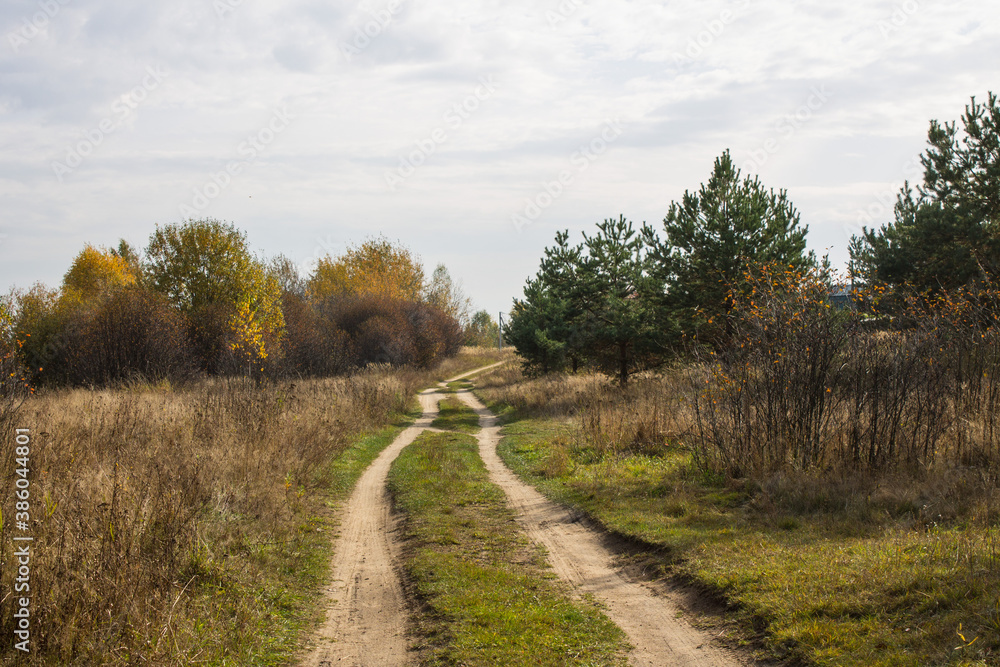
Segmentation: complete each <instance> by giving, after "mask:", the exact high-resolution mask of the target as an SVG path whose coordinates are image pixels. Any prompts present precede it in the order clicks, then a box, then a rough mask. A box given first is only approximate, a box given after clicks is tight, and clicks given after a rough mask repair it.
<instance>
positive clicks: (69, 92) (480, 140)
mask: <svg viewBox="0 0 1000 667" xmlns="http://www.w3.org/2000/svg"><path fill="white" fill-rule="evenodd" d="M0 38H2V41H0V145H2V151H0V286H2V287H3V289H6V288H7V287H9V286H12V285H17V286H20V287H27V286H29V285H31V284H32V283H34V282H36V281H42V282H45V283H47V284H49V285H58V284H59V282H60V281H61V279H62V275H63V273H64V272H65V271H66V269H67V268H68V266H69V264H70V262H71V261H72V259H73V257H74V256H75V255H76V254H77V253H78V252H79V251H80V250H81V248H82V247H83V246H84V244H86V243H92V244H95V245H105V246H113V245H115V244H117V241H118V239H119V238H125V239H126V240H128V241H129V242H131V243H133V244H134V245H136V246H137V247H144V246H145V245H146V243H147V241H148V238H149V235H150V233H152V231H153V230H154V229H155V226H156V225H157V224H166V223H172V222H177V221H179V220H181V219H182V218H187V217H195V218H202V217H211V218H216V219H221V220H225V221H231V222H234V223H235V224H236V225H237V226H239V227H240V228H242V229H243V230H245V231H246V233H247V235H248V239H249V241H250V244H251V246H252V247H253V248H254V249H255V250H256V251H257V252H260V253H261V254H262V255H267V256H271V255H275V254H278V253H283V254H285V255H287V256H288V257H290V258H292V259H293V260H294V261H295V262H296V263H298V264H300V265H301V266H303V267H305V268H306V269H308V267H309V265H310V262H311V261H312V260H314V258H316V257H319V256H321V255H324V254H326V253H328V252H330V253H333V254H337V253H338V252H341V251H342V250H343V249H344V248H345V246H346V244H349V243H352V242H353V243H357V242H360V241H362V240H363V239H364V238H365V237H366V236H369V235H374V234H380V233H381V234H385V235H386V236H388V237H389V238H390V239H393V240H399V241H401V242H402V243H403V244H405V245H407V246H409V247H410V248H411V249H413V250H414V251H415V252H416V253H417V254H419V255H420V256H421V258H422V259H423V261H424V263H425V265H426V266H427V269H428V271H430V270H432V269H433V267H434V265H435V264H437V263H439V262H443V263H445V264H446V265H447V266H448V268H449V270H450V272H451V274H452V276H453V277H455V278H457V279H460V280H461V281H462V282H463V283H464V286H465V288H466V291H467V292H468V293H469V295H470V296H472V298H473V300H474V301H475V303H476V304H477V305H478V306H480V307H483V308H488V309H489V310H490V311H492V312H494V313H495V312H496V311H500V310H503V311H507V310H509V308H510V303H511V299H512V298H513V297H515V296H520V294H521V288H522V286H523V283H524V280H525V278H527V277H528V276H530V275H533V274H534V272H535V271H536V269H537V266H538V258H539V257H540V254H541V251H542V249H543V248H544V247H545V246H546V245H549V244H551V242H552V239H553V237H554V235H555V233H556V231H558V230H561V229H566V228H569V229H570V230H575V236H576V237H578V233H579V231H580V230H585V229H589V228H592V227H593V225H594V223H596V222H599V221H601V220H602V219H604V218H609V217H617V216H618V215H619V214H624V215H625V216H626V217H627V218H629V219H631V220H633V221H635V222H636V223H637V224H639V223H641V222H643V221H647V222H650V223H654V224H656V225H660V224H661V221H662V219H663V217H664V215H665V213H666V211H667V209H668V207H669V204H670V202H671V201H672V200H674V199H679V198H680V197H681V195H682V194H683V192H684V190H685V189H692V190H693V189H696V188H697V187H698V186H699V184H701V183H702V182H703V181H705V180H707V178H708V176H709V174H710V172H711V169H712V163H713V160H714V159H715V158H716V157H717V156H719V155H720V154H721V153H722V152H723V151H724V150H726V149H730V150H731V152H732V155H733V157H734V159H735V161H736V162H737V164H738V165H740V166H742V167H743V169H744V170H745V171H749V172H752V173H756V174H759V176H760V178H761V180H762V181H763V183H764V184H765V185H766V186H767V187H773V188H776V189H787V190H788V193H789V197H790V198H791V200H792V201H793V202H794V203H795V204H796V205H797V207H798V208H799V210H800V212H801V214H802V221H803V222H804V223H805V224H807V225H808V226H809V229H810V233H809V242H810V246H811V247H812V248H813V249H815V250H817V251H818V252H819V253H820V254H822V253H823V252H826V251H827V250H828V251H829V253H830V255H831V258H832V259H833V260H834V261H835V263H843V262H844V261H846V258H847V252H846V245H847V241H848V240H849V238H850V236H851V234H852V233H853V232H855V231H856V230H857V228H858V224H859V221H862V222H865V221H872V222H874V223H875V224H881V223H883V222H886V221H888V220H889V219H890V218H891V210H890V208H891V201H892V199H893V198H894V196H895V192H896V190H898V188H899V186H900V185H901V184H902V182H903V180H904V179H910V180H911V181H913V180H916V181H919V180H920V177H921V174H922V171H921V170H920V168H919V164H918V163H917V162H916V159H915V158H916V157H917V156H918V155H919V154H920V152H921V151H922V150H923V149H924V145H925V140H926V133H927V126H928V122H929V120H930V119H932V118H936V119H940V120H942V121H943V120H954V119H957V118H958V117H959V116H960V115H961V113H962V112H963V110H964V107H965V105H966V104H967V103H968V101H969V98H970V97H971V96H973V95H976V96H977V97H979V98H984V97H985V96H986V93H987V91H989V90H995V91H997V92H1000V76H998V74H1000V3H997V2H996V0H967V1H964V2H963V1H958V2H942V1H940V0H939V1H936V2H930V1H929V0H920V1H918V0H905V1H903V2H871V1H868V0H866V1H864V2H862V1H860V0H848V1H842V2H838V3H833V2H830V1H829V0H823V1H822V2H820V1H811V0H806V1H799V2H791V1H785V2H779V1H776V0H733V1H729V2H727V1H717V2H712V1H709V2H693V1H685V2H595V1H593V0H563V2H562V3H560V2H558V1H557V0H533V1H531V2H522V1H519V0H515V1H510V0H507V1H504V2H501V1H500V0H492V1H491V0H469V1H460V2H449V1H438V2H429V1H428V0H391V1H390V0H370V1H369V2H362V3H357V2H346V1H340V0H323V1H320V0H315V1H313V0H303V1H298V2H294V1H293V2H267V1H266V0H197V1H195V0H171V1H170V2H167V1H166V0H143V1H142V2H137V1H136V0H129V1H126V0H41V1H39V0H3V2H2V3H0ZM865 216H870V217H865ZM869 224H871V222H869Z"/></svg>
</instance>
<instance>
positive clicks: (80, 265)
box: [63, 245, 136, 301]
mask: <svg viewBox="0 0 1000 667" xmlns="http://www.w3.org/2000/svg"><path fill="white" fill-rule="evenodd" d="M135 284H136V276H135V274H133V272H132V269H131V267H130V266H129V265H128V263H127V262H126V261H125V260H124V259H122V258H121V257H118V256H117V255H115V254H114V253H112V252H111V251H110V250H105V249H97V248H95V247H94V246H92V245H87V246H86V247H85V248H84V249H83V250H81V251H80V254H79V255H77V256H76V259H74V260H73V264H72V266H70V268H69V271H67V272H66V275H65V276H63V295H64V298H66V297H70V295H72V297H70V298H76V299H77V300H79V301H87V300H90V299H93V298H94V297H97V296H101V295H102V294H104V293H105V292H107V291H108V290H109V289H113V288H117V287H130V286H132V285H135Z"/></svg>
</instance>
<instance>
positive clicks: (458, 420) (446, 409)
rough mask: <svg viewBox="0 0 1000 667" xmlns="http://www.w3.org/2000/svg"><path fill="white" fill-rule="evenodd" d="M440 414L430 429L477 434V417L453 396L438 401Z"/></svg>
mask: <svg viewBox="0 0 1000 667" xmlns="http://www.w3.org/2000/svg"><path fill="white" fill-rule="evenodd" d="M438 407H439V409H440V412H439V413H438V417H437V418H436V419H435V420H434V421H433V422H431V428H439V429H442V430H445V431H461V432H462V433H478V432H479V415H477V414H476V412H475V411H474V410H473V409H472V408H470V407H469V406H468V405H466V404H465V403H463V402H462V401H460V400H458V399H457V398H455V397H454V396H447V397H445V398H444V399H442V400H440V401H438Z"/></svg>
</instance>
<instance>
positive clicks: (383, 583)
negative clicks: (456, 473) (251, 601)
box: [300, 362, 503, 667]
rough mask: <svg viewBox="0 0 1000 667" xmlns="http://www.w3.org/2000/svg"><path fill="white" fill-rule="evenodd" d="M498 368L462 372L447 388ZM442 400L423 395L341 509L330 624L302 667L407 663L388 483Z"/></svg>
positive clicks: (330, 592) (431, 393) (382, 666)
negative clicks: (412, 417)
mask: <svg viewBox="0 0 1000 667" xmlns="http://www.w3.org/2000/svg"><path fill="white" fill-rule="evenodd" d="M501 363H503V362H501ZM498 365H500V364H491V365H489V366H485V367H483V368H478V369H476V370H473V371H470V372H468V373H463V374H462V375H459V376H456V377H454V378H449V379H448V380H445V381H444V383H442V385H443V384H446V383H448V382H454V381H455V380H459V379H461V378H464V377H467V376H469V375H474V374H476V373H480V372H482V371H484V370H487V369H490V368H493V367H495V366H498ZM441 398H443V394H441V393H439V392H438V390H437V389H425V390H424V391H422V392H421V393H420V394H419V399H420V407H421V409H422V411H423V412H422V414H421V416H420V418H419V419H418V420H417V421H415V422H414V423H413V425H412V426H409V427H408V428H406V429H405V430H404V431H403V432H402V433H400V434H399V435H398V436H397V437H396V439H395V440H393V442H392V444H390V445H389V446H388V447H386V448H385V449H384V450H383V451H382V453H381V454H379V456H378V457H377V458H376V459H375V460H374V461H373V462H372V464H371V465H370V466H368V468H367V469H366V470H365V472H364V473H363V474H362V475H361V477H360V478H359V479H358V482H357V485H356V486H355V487H354V490H353V491H352V492H351V496H350V498H349V499H348V501H347V503H346V505H345V506H344V508H343V509H342V510H341V512H340V515H339V518H340V528H339V535H338V537H337V538H336V542H335V544H334V554H333V560H332V562H331V571H332V581H331V584H330V586H329V587H328V588H327V590H326V596H327V598H328V603H327V618H326V622H325V623H324V624H323V626H322V628H321V629H320V630H319V633H318V635H317V637H316V638H317V640H318V641H317V644H318V645H317V646H316V648H315V649H313V650H312V651H311V653H310V654H309V655H308V656H306V658H305V659H304V660H303V661H302V662H301V663H300V664H301V665H302V667H333V666H335V665H342V666H348V665H349V666H351V667H390V666H396V665H403V664H405V663H406V662H407V659H408V658H407V641H406V628H407V621H408V614H407V606H406V598H405V596H404V594H403V588H402V585H401V584H400V578H399V574H398V572H397V571H396V568H395V562H396V558H395V546H394V537H393V535H392V533H393V530H392V516H391V504H390V501H389V494H388V491H387V490H386V477H387V476H388V474H389V467H390V466H391V465H392V462H393V461H395V460H396V457H397V456H399V454H400V452H402V451H403V449H405V448H406V447H407V446H408V445H410V444H411V443H412V442H413V441H414V440H416V439H417V436H419V435H420V434H421V433H422V432H423V431H424V430H427V429H429V428H430V424H431V422H432V421H433V420H434V418H435V417H436V416H437V414H438V401H439V400H440V399H441Z"/></svg>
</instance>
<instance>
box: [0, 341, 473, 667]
mask: <svg viewBox="0 0 1000 667" xmlns="http://www.w3.org/2000/svg"><path fill="white" fill-rule="evenodd" d="M481 358H482V354H475V353H471V352H466V353H465V354H463V355H461V356H460V357H458V358H456V359H454V360H449V362H448V363H447V366H446V367H443V368H441V369H438V371H429V372H420V373H418V372H414V371H407V370H390V369H379V368H376V369H371V370H369V371H367V372H364V373H359V374H357V375H354V376H351V377H344V378H335V379H322V380H319V379H317V380H304V381H296V382H281V383H276V384H269V385H268V384H265V385H262V386H256V385H255V384H254V383H253V382H251V381H248V380H207V381H203V382H200V383H197V384H194V385H191V386H188V387H183V388H177V389H172V388H170V387H169V386H134V387H129V388H124V389H118V390H103V391H87V390H58V391H49V392H46V393H43V394H41V395H38V396H34V397H32V398H30V399H29V400H28V401H27V402H26V403H25V404H24V405H23V406H22V408H21V410H20V412H19V413H18V414H17V415H16V417H15V419H14V422H13V424H14V426H15V427H16V428H29V429H31V433H32V436H33V443H32V449H31V461H30V468H31V473H30V474H31V503H32V504H31V519H32V525H31V531H30V532H31V534H32V535H33V537H34V543H33V550H34V551H33V553H34V555H33V558H32V561H31V587H32V592H33V594H34V597H33V599H32V607H31V609H32V619H31V629H32V638H31V639H32V642H31V649H32V653H31V656H30V659H29V662H30V664H56V663H58V664H118V665H125V664H179V663H184V664H220V665H221V664H282V663H283V662H284V661H286V660H287V658H288V655H289V654H290V653H292V652H293V651H294V649H295V647H296V645H297V642H298V635H299V633H300V631H301V630H302V629H303V628H307V627H310V624H311V623H313V622H314V621H315V617H314V613H315V608H314V602H315V601H314V600H313V599H311V598H310V596H309V594H310V593H312V592H313V591H314V590H316V589H317V588H318V587H319V586H320V585H321V584H322V581H323V577H324V575H325V572H326V569H325V568H326V559H327V555H328V553H329V543H330V540H329V536H328V533H327V532H326V531H325V529H326V528H327V527H328V516H329V512H328V511H327V510H326V503H327V501H328V500H329V499H330V495H329V493H328V490H329V488H330V487H331V486H334V487H335V486H336V485H337V484H338V483H339V478H337V475H338V474H339V473H338V471H337V469H336V465H334V462H335V461H336V459H337V457H338V456H339V455H340V454H341V453H342V452H344V451H345V449H346V448H348V447H349V446H351V445H352V443H353V442H355V441H356V440H357V439H358V438H359V436H360V434H362V433H366V432H372V431H374V430H377V429H381V428H383V427H384V426H386V425H387V424H389V423H390V422H392V421H393V420H394V419H396V418H397V417H398V416H399V415H400V414H401V413H403V412H406V410H407V408H408V407H409V406H410V405H411V404H412V403H411V401H412V396H413V394H414V392H415V391H416V390H418V389H419V388H421V387H424V386H427V385H428V384H429V383H430V382H431V381H432V379H433V378H434V377H436V373H437V372H442V373H444V374H453V373H455V372H458V371H460V370H462V369H466V368H472V367H474V366H475V365H476V364H478V363H480V359H481ZM10 439H11V436H8V438H7V441H10ZM4 452H5V456H4V460H3V462H2V468H0V479H2V486H3V488H4V489H5V497H4V498H3V499H2V502H3V516H4V518H5V519H7V520H6V521H4V522H3V526H2V531H0V545H2V546H0V549H5V550H6V553H0V555H2V556H3V558H4V559H5V560H6V561H9V560H10V558H9V556H10V549H11V546H10V545H11V543H12V542H11V537H12V532H13V530H12V529H13V528H14V526H13V525H12V524H13V522H12V521H11V520H10V519H11V518H13V516H14V515H13V511H14V507H13V501H14V498H13V488H14V481H15V476H14V475H15V473H14V469H15V462H14V453H13V448H11V447H5V448H4ZM19 534H24V533H19ZM11 576H12V570H11V569H10V568H6V569H5V570H4V572H3V579H2V585H0V587H2V588H3V590H5V591H11V590H12V588H13V585H12V584H13V582H12V581H11ZM316 599H318V596H316ZM12 604H13V600H12V598H11V597H10V596H9V595H8V596H7V597H6V598H4V599H3V601H2V602H0V633H3V634H4V635H5V636H8V637H11V636H13V627H12V622H13V616H12V614H13V606H12ZM5 646H6V647H5V648H4V649H2V652H0V657H6V658H7V659H8V660H12V659H13V656H14V655H15V652H14V651H13V649H12V647H11V642H7V643H6V645H5Z"/></svg>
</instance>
